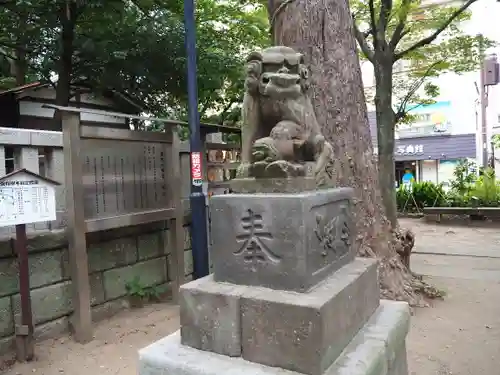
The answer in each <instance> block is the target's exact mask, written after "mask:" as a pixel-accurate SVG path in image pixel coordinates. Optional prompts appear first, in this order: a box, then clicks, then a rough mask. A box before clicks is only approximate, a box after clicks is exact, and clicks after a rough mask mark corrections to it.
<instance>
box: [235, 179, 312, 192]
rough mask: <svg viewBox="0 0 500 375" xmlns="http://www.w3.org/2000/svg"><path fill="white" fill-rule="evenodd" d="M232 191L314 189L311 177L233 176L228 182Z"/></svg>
mask: <svg viewBox="0 0 500 375" xmlns="http://www.w3.org/2000/svg"><path fill="white" fill-rule="evenodd" d="M230 186H231V190H232V191H233V193H240V194H253V193H302V192H304V191H316V190H318V187H317V186H316V180H315V179H314V178H313V177H294V178H253V177H252V178H235V179H234V180H231V182H230Z"/></svg>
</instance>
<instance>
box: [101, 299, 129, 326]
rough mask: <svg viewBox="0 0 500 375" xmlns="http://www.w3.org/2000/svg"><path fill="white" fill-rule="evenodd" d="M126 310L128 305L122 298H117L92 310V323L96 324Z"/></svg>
mask: <svg viewBox="0 0 500 375" xmlns="http://www.w3.org/2000/svg"><path fill="white" fill-rule="evenodd" d="M126 308H128V303H127V301H126V300H125V299H124V298H118V299H115V300H113V301H108V302H104V303H103V304H101V305H98V306H94V307H93V308H92V321H93V322H98V321H101V320H103V319H108V318H111V317H112V316H113V315H116V314H117V313H118V312H120V311H122V310H125V309H126Z"/></svg>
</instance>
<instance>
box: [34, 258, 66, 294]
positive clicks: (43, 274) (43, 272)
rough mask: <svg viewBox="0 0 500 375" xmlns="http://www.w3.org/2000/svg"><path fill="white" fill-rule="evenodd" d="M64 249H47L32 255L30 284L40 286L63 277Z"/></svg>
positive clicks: (35, 286)
mask: <svg viewBox="0 0 500 375" xmlns="http://www.w3.org/2000/svg"><path fill="white" fill-rule="evenodd" d="M62 257H63V251H62V250H55V251H47V252H43V253H36V254H32V255H30V258H29V267H30V286H31V288H38V287H40V286H43V285H47V284H54V283H56V282H58V281H61V280H62V279H63V271H62Z"/></svg>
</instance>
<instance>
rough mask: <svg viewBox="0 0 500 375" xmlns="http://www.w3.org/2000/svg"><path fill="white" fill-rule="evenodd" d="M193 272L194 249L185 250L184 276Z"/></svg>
mask: <svg viewBox="0 0 500 375" xmlns="http://www.w3.org/2000/svg"><path fill="white" fill-rule="evenodd" d="M192 273H193V251H192V250H184V276H187V275H191V274H192Z"/></svg>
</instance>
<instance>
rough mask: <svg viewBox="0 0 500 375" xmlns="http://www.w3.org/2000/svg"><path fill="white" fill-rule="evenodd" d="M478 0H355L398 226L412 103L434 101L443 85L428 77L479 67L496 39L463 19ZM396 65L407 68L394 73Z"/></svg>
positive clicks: (386, 191) (386, 184) (381, 159)
mask: <svg viewBox="0 0 500 375" xmlns="http://www.w3.org/2000/svg"><path fill="white" fill-rule="evenodd" d="M476 1H478V0H467V1H465V2H461V3H459V5H458V6H457V5H456V3H453V2H451V3H447V4H439V5H432V2H430V1H427V2H426V1H422V0H396V1H392V0H368V1H360V0H351V10H352V17H353V21H354V34H355V38H356V40H357V43H358V46H359V49H360V51H361V53H362V56H363V57H364V58H365V59H367V60H368V61H370V62H371V63H372V64H373V68H374V73H375V95H374V102H375V107H376V117H377V138H378V166H379V168H378V169H379V179H380V181H381V184H382V188H381V189H382V197H383V202H384V207H385V209H386V213H387V216H388V218H389V219H390V221H391V222H392V224H393V225H394V226H395V225H397V216H396V196H395V191H394V181H395V176H394V143H395V142H394V135H395V127H396V124H397V123H398V122H399V121H404V120H408V116H407V112H408V109H409V108H411V107H412V106H413V107H414V106H415V105H418V104H426V103H429V102H432V100H433V98H435V97H436V96H437V95H438V94H439V88H438V87H437V86H436V85H434V84H432V81H428V80H427V79H428V78H430V77H436V76H438V75H440V74H442V73H445V72H449V71H453V72H456V73H462V72H465V71H470V70H474V69H476V68H477V67H478V66H479V60H480V57H481V54H482V51H483V50H484V48H486V47H487V46H489V45H491V42H490V41H488V40H486V39H485V38H483V37H482V36H471V35H466V34H465V33H463V32H462V30H461V28H460V23H461V22H463V21H466V20H467V19H469V18H470V16H471V14H470V12H469V11H468V8H469V7H470V6H471V5H472V4H473V3H475V2H476ZM395 64H400V65H402V68H403V69H401V70H402V71H403V72H402V73H399V74H397V75H396V74H394V73H395V72H394V66H395Z"/></svg>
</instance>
